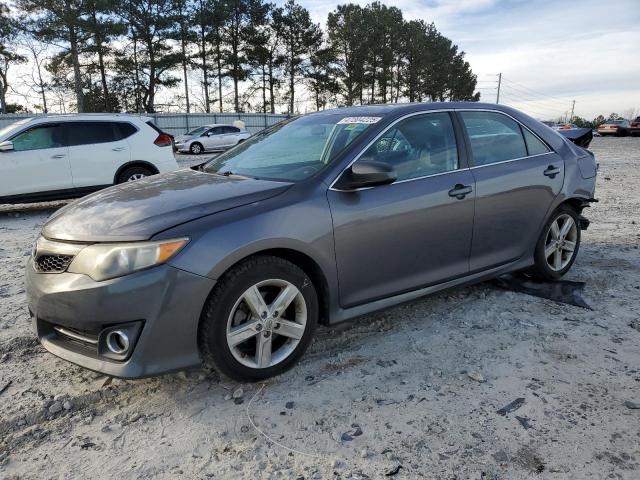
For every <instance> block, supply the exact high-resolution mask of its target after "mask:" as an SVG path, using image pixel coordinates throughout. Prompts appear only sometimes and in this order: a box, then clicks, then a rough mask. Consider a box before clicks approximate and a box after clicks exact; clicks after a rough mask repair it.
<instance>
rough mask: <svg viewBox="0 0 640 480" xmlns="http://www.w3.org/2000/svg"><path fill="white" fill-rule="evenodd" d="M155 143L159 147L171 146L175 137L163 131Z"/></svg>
mask: <svg viewBox="0 0 640 480" xmlns="http://www.w3.org/2000/svg"><path fill="white" fill-rule="evenodd" d="M153 144H154V145H157V146H158V147H170V146H171V145H172V144H173V139H172V138H171V135H167V134H166V133H161V134H160V135H158V138H156V139H155V140H154V141H153Z"/></svg>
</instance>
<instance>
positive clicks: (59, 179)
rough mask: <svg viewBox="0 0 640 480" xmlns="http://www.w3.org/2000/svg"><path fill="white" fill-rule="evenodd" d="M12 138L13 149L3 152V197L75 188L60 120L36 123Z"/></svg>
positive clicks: (0, 161)
mask: <svg viewBox="0 0 640 480" xmlns="http://www.w3.org/2000/svg"><path fill="white" fill-rule="evenodd" d="M10 140H11V142H12V143H13V150H7V151H4V152H0V184H1V185H2V189H1V192H0V196H2V197H4V196H12V195H23V194H31V193H42V192H54V191H59V190H69V189H72V188H73V182H72V179H71V169H70V166H69V150H68V147H67V146H66V144H65V141H64V137H63V134H62V130H61V128H60V124H59V123H46V124H39V125H34V126H33V127H30V128H28V129H26V130H23V131H22V132H20V133H18V134H16V135H14V136H13V137H12V138H10Z"/></svg>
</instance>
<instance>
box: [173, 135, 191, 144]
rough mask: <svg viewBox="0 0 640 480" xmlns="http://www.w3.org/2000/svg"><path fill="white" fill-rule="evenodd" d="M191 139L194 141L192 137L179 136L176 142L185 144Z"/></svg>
mask: <svg viewBox="0 0 640 480" xmlns="http://www.w3.org/2000/svg"><path fill="white" fill-rule="evenodd" d="M191 139H193V137H192V136H191V135H178V136H177V137H175V142H176V143H183V142H188V141H189V140H191Z"/></svg>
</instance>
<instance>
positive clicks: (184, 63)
mask: <svg viewBox="0 0 640 480" xmlns="http://www.w3.org/2000/svg"><path fill="white" fill-rule="evenodd" d="M182 75H183V76H184V99H185V101H186V102H187V113H190V112H191V104H190V103H189V82H188V79H187V57H186V48H185V44H184V40H182Z"/></svg>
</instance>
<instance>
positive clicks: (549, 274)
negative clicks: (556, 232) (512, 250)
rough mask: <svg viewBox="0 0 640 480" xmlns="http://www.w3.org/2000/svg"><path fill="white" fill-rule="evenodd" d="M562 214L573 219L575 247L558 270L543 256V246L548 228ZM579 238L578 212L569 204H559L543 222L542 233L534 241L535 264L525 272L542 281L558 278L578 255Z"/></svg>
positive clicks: (567, 269)
mask: <svg viewBox="0 0 640 480" xmlns="http://www.w3.org/2000/svg"><path fill="white" fill-rule="evenodd" d="M562 215H569V216H571V218H572V219H573V221H574V222H575V225H576V241H575V248H574V250H573V254H572V257H571V259H570V260H569V262H568V263H567V264H566V265H565V266H564V268H562V269H560V270H553V269H552V268H551V267H550V266H549V264H548V262H547V257H546V256H545V247H546V243H547V235H548V234H549V230H550V228H551V225H552V224H553V223H554V222H555V221H556V220H557V219H558V217H560V216H562ZM580 240H581V231H580V219H579V216H578V213H577V212H576V211H575V209H574V208H572V207H571V206H570V205H560V206H559V207H558V208H557V209H556V210H555V211H554V212H553V214H552V215H551V217H549V220H548V221H547V223H545V225H544V228H543V229H542V233H541V234H540V237H539V238H538V242H537V243H536V248H535V253H534V260H535V264H534V265H533V267H531V268H530V269H529V270H528V271H527V273H529V274H530V275H531V276H533V277H535V278H537V279H538V280H543V281H553V280H559V279H560V278H561V277H562V276H563V275H564V274H565V273H567V272H568V271H569V269H570V268H571V266H572V265H573V262H575V260H576V257H577V256H578V250H579V249H580Z"/></svg>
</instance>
